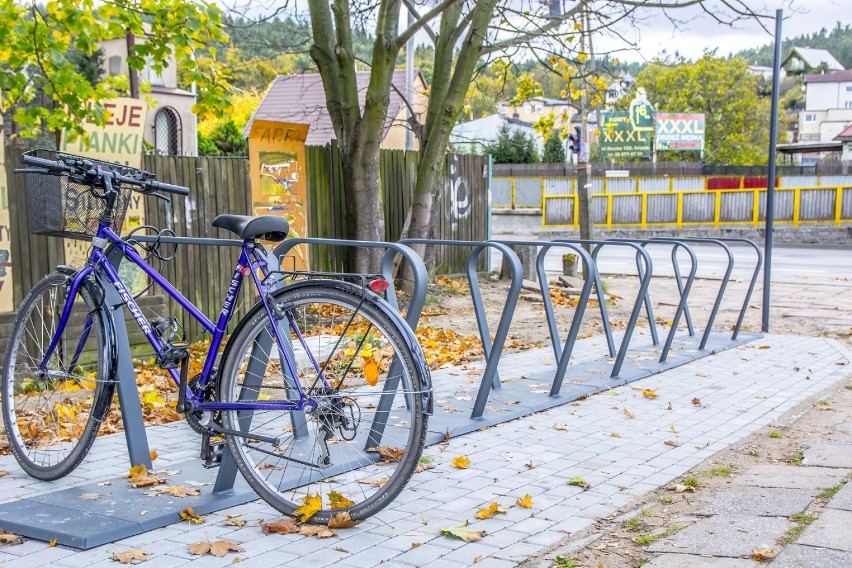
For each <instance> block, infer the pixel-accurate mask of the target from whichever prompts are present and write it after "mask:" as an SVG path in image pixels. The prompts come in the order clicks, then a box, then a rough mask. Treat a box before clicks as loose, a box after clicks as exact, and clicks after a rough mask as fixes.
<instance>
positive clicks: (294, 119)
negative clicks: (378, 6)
mask: <svg viewBox="0 0 852 568" xmlns="http://www.w3.org/2000/svg"><path fill="white" fill-rule="evenodd" d="M356 81H357V85H358V100H359V102H360V104H361V106H362V108H363V106H364V100H365V98H366V94H367V86H368V85H369V82H370V73H369V72H368V71H359V72H358V73H356ZM392 84H393V87H392V88H391V91H390V98H389V102H388V112H387V119H386V121H385V128H384V135H383V136H382V144H381V147H382V148H385V149H391V150H404V149H405V137H406V132H407V131H408V130H409V128H410V127H409V125H408V112H409V111H408V105H406V104H405V101H404V100H403V95H402V94H403V93H405V69H397V70H395V71H394V72H393V78H392ZM413 91H414V93H413V97H412V98H413V99H414V100H413V101H412V103H411V107H412V109H413V111H414V113H415V114H416V115H417V118H418V120H419V121H420V123H421V124H423V122H424V121H425V120H426V109H427V106H428V104H429V98H428V95H426V80H425V79H424V78H423V75H422V74H421V73H420V71H415V73H414V89H413ZM254 120H273V121H277V122H291V123H295V124H307V125H308V137H307V139H306V140H305V144H307V145H308V146H323V145H325V144H328V143H329V142H330V141H331V140H333V139H335V134H334V127H333V126H332V123H331V117H330V116H329V114H328V108H327V107H326V102H325V90H324V89H323V85H322V77H321V76H320V75H319V74H318V73H306V74H303V75H279V76H278V77H276V78H275V79H274V80H273V81H272V85H271V86H270V87H269V90H268V91H267V92H266V96H265V97H264V98H263V100H262V101H261V103H260V106H259V107H258V108H257V110H256V111H255V113H254V115H253V116H252V120H251V121H249V123H248V124H247V125H246V128H245V130H243V133H244V134H245V135H246V136H247V137H248V135H249V132H251V124H252V121H254ZM413 145H414V149H415V150H416V149H417V148H418V143H417V138H416V137H414V143H413Z"/></svg>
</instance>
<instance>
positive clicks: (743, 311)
mask: <svg viewBox="0 0 852 568" xmlns="http://www.w3.org/2000/svg"><path fill="white" fill-rule="evenodd" d="M716 240H717V241H724V242H727V243H745V244H746V245H748V246H750V247H751V248H753V249H754V252H755V254H756V255H757V262H755V264H754V272H753V273H752V276H751V283H750V284H749V286H748V291H747V292H746V295H745V299H744V300H743V307H742V308H741V309H740V316H739V318H737V324H736V325H735V326H734V333H733V335H731V341H733V340H735V339H736V338H737V335H739V333H740V327H741V326H742V324H743V320H744V319H745V315H746V311H747V310H748V302H749V300H751V294H752V292H754V286H755V284H756V283H757V276H758V274H760V268H761V267H762V266H763V251H762V250H760V247H759V246H757V244H756V243H755V242H754V241H752V240H749V239H743V238H740V237H717V238H716Z"/></svg>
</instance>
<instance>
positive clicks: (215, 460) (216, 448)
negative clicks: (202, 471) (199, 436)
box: [202, 441, 225, 469]
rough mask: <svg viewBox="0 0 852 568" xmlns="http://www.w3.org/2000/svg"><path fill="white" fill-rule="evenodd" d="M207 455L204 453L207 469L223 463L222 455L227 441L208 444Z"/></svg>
mask: <svg viewBox="0 0 852 568" xmlns="http://www.w3.org/2000/svg"><path fill="white" fill-rule="evenodd" d="M205 453H206V454H207V455H206V456H204V455H202V458H203V459H204V467H205V468H207V469H212V468H214V467H219V465H220V464H221V463H222V456H223V455H224V454H225V442H224V441H221V442H213V443H210V444H208V446H207V452H205Z"/></svg>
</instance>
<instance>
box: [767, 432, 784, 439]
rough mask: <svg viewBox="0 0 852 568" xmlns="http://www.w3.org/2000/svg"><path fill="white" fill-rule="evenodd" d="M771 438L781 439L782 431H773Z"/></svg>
mask: <svg viewBox="0 0 852 568" xmlns="http://www.w3.org/2000/svg"><path fill="white" fill-rule="evenodd" d="M769 437H770V438H780V437H781V431H780V430H773V431H772V432H770V433H769Z"/></svg>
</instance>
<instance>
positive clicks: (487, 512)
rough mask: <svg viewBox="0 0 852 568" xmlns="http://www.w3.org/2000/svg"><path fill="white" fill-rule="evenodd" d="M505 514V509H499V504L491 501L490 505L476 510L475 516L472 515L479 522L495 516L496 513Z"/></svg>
mask: <svg viewBox="0 0 852 568" xmlns="http://www.w3.org/2000/svg"><path fill="white" fill-rule="evenodd" d="M505 512H506V509H501V508H500V504H499V503H498V502H497V501H492V502H491V503H489V505H488V507H486V508H484V509H480V510H478V511H477V512H476V514H475V515H474V517H476V518H477V519H479V520H484V519H487V518H488V517H492V516H494V515H496V514H497V513H505Z"/></svg>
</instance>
